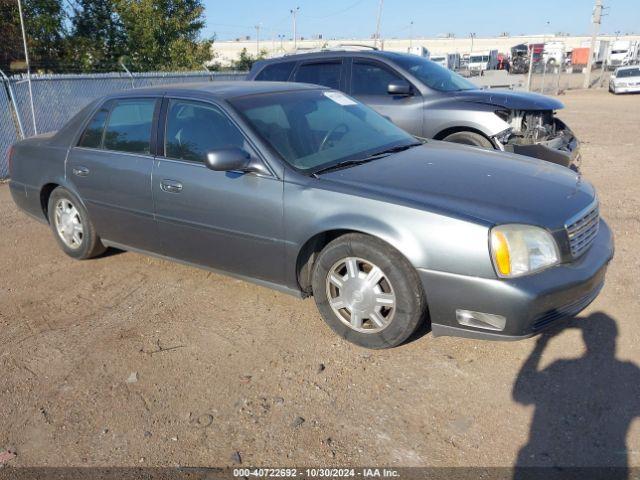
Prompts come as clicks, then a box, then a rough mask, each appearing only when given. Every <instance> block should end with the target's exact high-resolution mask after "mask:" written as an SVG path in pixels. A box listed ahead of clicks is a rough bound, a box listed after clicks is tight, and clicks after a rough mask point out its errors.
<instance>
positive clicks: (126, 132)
mask: <svg viewBox="0 0 640 480" xmlns="http://www.w3.org/2000/svg"><path fill="white" fill-rule="evenodd" d="M155 105H156V100H155V99H153V98H142V99H132V100H118V101H116V103H115V106H114V107H113V109H112V110H111V114H110V115H109V120H108V122H107V128H106V131H105V135H104V148H106V149H107V150H116V151H119V152H130V153H143V154H144V153H149V152H150V148H149V146H150V142H151V125H152V123H153V111H154V108H155Z"/></svg>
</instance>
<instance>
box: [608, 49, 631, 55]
mask: <svg viewBox="0 0 640 480" xmlns="http://www.w3.org/2000/svg"><path fill="white" fill-rule="evenodd" d="M627 51H628V50H611V54H612V55H618V54H621V53H627Z"/></svg>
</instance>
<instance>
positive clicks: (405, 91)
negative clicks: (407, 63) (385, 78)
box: [387, 80, 411, 95]
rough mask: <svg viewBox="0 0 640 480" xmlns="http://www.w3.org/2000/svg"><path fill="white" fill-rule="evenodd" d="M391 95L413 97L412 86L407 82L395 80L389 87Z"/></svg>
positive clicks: (388, 91)
mask: <svg viewBox="0 0 640 480" xmlns="http://www.w3.org/2000/svg"><path fill="white" fill-rule="evenodd" d="M387 93H388V94H389V95H411V85H409V82H407V81H406V80H394V81H393V82H391V83H389V86H388V87H387Z"/></svg>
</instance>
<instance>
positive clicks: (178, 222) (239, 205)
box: [153, 99, 284, 283]
mask: <svg viewBox="0 0 640 480" xmlns="http://www.w3.org/2000/svg"><path fill="white" fill-rule="evenodd" d="M166 102H167V105H166V108H165V109H163V110H166V120H165V122H166V124H165V126H164V129H163V131H164V142H163V143H164V146H163V147H162V148H161V150H163V151H162V152H159V153H160V154H162V155H159V156H158V157H157V159H156V162H155V167H154V171H153V196H154V199H155V211H156V218H157V221H158V229H159V233H160V237H161V239H162V250H163V253H164V254H165V255H168V256H170V257H174V258H178V259H181V260H185V261H188V262H192V263H196V264H199V265H204V266H207V267H212V268H216V269H220V270H224V271H227V272H230V273H235V274H238V275H243V276H248V277H254V278H258V279H262V280H265V281H270V282H275V283H281V282H282V280H283V267H284V258H283V252H284V244H283V218H282V217H283V183H282V181H281V180H280V179H278V178H276V177H275V176H269V175H259V174H255V173H241V172H216V171H212V170H209V169H208V168H207V167H206V166H205V165H204V158H205V156H206V154H207V152H210V151H212V150H216V149H220V148H231V147H238V148H242V149H244V150H246V151H247V152H249V153H251V154H252V155H254V156H257V154H256V151H255V150H254V149H253V148H252V146H251V145H250V143H249V142H248V140H247V139H246V138H245V136H244V135H243V134H242V132H241V131H240V129H239V128H238V127H237V126H236V124H235V123H234V122H233V121H232V120H231V119H230V118H229V117H228V116H227V115H226V113H225V112H223V110H222V109H221V108H220V107H218V106H216V105H213V104H210V103H206V102H200V101H193V100H181V99H168V100H166Z"/></svg>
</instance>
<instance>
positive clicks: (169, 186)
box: [160, 180, 182, 193]
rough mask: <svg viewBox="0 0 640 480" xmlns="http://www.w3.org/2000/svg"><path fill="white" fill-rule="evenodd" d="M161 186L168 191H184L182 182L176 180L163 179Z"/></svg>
mask: <svg viewBox="0 0 640 480" xmlns="http://www.w3.org/2000/svg"><path fill="white" fill-rule="evenodd" d="M160 188H161V189H162V190H164V191H165V192H168V193H180V192H181V191H182V184H181V183H180V182H177V181H175V180H162V181H161V182H160Z"/></svg>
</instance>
